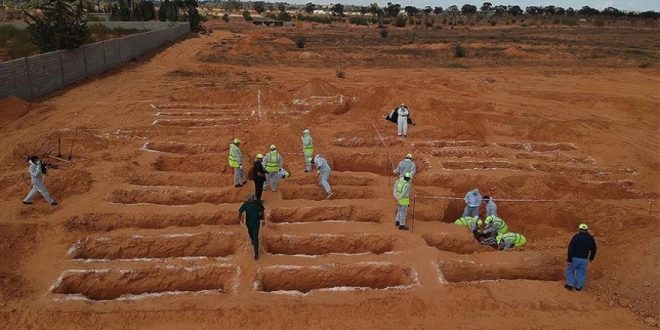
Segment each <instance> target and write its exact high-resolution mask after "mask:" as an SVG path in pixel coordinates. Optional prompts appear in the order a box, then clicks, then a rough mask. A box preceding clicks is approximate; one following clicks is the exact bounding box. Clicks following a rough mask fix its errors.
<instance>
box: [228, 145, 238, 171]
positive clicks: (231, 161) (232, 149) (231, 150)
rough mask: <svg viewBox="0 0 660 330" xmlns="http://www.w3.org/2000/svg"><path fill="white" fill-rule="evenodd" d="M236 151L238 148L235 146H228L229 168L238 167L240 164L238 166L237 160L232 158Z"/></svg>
mask: <svg viewBox="0 0 660 330" xmlns="http://www.w3.org/2000/svg"><path fill="white" fill-rule="evenodd" d="M236 149H238V147H237V146H236V145H235V144H230V145H229V157H228V158H229V166H230V167H239V166H240V164H238V160H237V159H236V158H235V157H234V152H235V150H236Z"/></svg>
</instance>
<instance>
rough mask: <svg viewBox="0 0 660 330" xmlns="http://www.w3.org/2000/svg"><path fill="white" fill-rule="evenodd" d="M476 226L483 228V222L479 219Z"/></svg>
mask: <svg viewBox="0 0 660 330" xmlns="http://www.w3.org/2000/svg"><path fill="white" fill-rule="evenodd" d="M477 225H479V227H481V226H483V225H484V222H483V220H481V219H479V220H477Z"/></svg>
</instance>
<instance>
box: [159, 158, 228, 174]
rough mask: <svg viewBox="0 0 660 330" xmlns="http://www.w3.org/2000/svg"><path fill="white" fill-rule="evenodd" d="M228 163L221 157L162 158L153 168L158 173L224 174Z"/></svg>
mask: <svg viewBox="0 0 660 330" xmlns="http://www.w3.org/2000/svg"><path fill="white" fill-rule="evenodd" d="M226 163H227V159H226V158H225V157H222V156H220V155H218V156H189V157H171V156H160V157H158V159H156V161H155V162H154V163H153V164H152V167H153V169H154V170H156V171H169V172H186V173H195V172H204V173H206V172H211V173H224V172H225V171H226V169H227V166H226V165H225V164H226Z"/></svg>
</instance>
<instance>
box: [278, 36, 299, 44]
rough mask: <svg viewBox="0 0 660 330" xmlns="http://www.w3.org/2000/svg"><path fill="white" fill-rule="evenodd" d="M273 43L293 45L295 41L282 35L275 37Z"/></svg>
mask: <svg viewBox="0 0 660 330" xmlns="http://www.w3.org/2000/svg"><path fill="white" fill-rule="evenodd" d="M273 43H274V44H280V45H285V46H293V45H295V44H296V43H295V42H293V40H291V39H289V38H287V37H282V38H277V39H275V40H273Z"/></svg>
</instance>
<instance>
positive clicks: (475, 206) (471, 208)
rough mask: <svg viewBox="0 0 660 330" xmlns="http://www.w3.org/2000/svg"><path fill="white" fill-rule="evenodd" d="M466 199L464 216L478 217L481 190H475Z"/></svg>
mask: <svg viewBox="0 0 660 330" xmlns="http://www.w3.org/2000/svg"><path fill="white" fill-rule="evenodd" d="M464 199H465V209H464V210H463V216H464V217H465V216H471V217H478V216H479V205H480V204H481V193H479V189H477V188H474V189H472V190H471V191H468V193H467V194H465V198H464Z"/></svg>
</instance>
